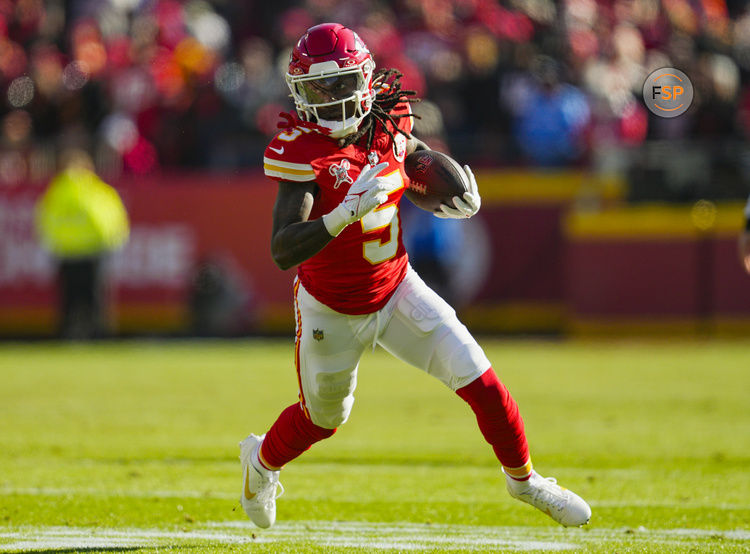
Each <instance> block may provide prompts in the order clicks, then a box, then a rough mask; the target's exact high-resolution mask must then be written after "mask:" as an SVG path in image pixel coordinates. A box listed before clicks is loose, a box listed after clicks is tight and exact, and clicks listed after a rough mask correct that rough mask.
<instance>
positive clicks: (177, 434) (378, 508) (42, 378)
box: [0, 340, 750, 553]
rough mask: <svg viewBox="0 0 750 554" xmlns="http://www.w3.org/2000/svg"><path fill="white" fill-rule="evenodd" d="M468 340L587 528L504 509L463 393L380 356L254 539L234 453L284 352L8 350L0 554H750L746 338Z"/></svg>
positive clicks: (274, 346)
mask: <svg viewBox="0 0 750 554" xmlns="http://www.w3.org/2000/svg"><path fill="white" fill-rule="evenodd" d="M483 345H484V346H485V349H486V351H487V354H488V356H489V357H490V359H491V360H492V361H493V365H494V367H495V368H496V370H497V372H498V374H499V375H500V377H501V379H502V380H503V381H504V382H505V383H506V385H507V386H508V387H509V388H510V390H511V392H512V393H513V395H514V397H515V398H516V400H517V401H518V403H519V405H520V407H521V411H522V414H523V416H524V420H525V422H526V429H527V434H528V436H529V442H530V446H531V451H532V456H533V460H534V462H535V466H536V467H537V469H538V470H539V471H540V472H541V473H542V474H543V475H554V476H555V477H557V478H558V479H559V481H560V482H561V483H562V484H563V485H564V486H567V487H569V488H571V489H573V490H575V491H576V492H578V493H579V494H581V495H582V496H583V497H584V498H586V499H587V500H589V501H590V503H591V505H592V509H593V518H592V522H591V524H590V525H589V526H588V527H587V528H584V529H563V528H561V527H559V526H557V525H556V524H555V523H554V522H552V521H551V520H549V519H548V518H547V517H546V516H544V515H543V514H541V513H540V512H537V511H536V510H534V509H532V508H531V507H529V506H527V505H525V504H522V503H519V502H518V501H515V500H513V499H511V498H510V497H509V496H508V495H507V493H506V492H505V490H504V483H503V479H502V475H501V474H500V473H499V470H498V465H497V462H496V460H495V459H494V457H493V455H492V452H491V449H490V448H489V446H488V445H487V444H485V443H484V442H483V439H482V438H481V435H480V434H479V431H478V430H477V428H476V424H475V422H474V419H473V416H472V415H471V413H470V411H469V410H468V408H467V407H466V406H465V405H464V404H463V402H462V401H461V400H460V399H459V398H458V397H456V396H455V395H453V394H451V393H450V392H449V391H448V390H446V389H445V388H444V387H443V386H442V385H440V384H439V383H437V382H436V381H434V380H432V379H431V378H429V377H427V376H425V375H423V374H422V373H421V372H419V371H417V370H414V369H412V368H410V367H408V366H406V365H404V364H403V363H401V362H399V361H397V360H394V359H393V358H391V357H390V356H389V355H388V354H386V353H385V352H383V351H380V350H378V351H376V352H374V353H367V354H366V355H365V357H364V358H363V362H362V364H361V366H360V373H359V385H358V389H357V393H356V397H357V400H356V403H355V407H354V411H353V413H352V416H351V418H350V421H349V422H348V423H347V424H346V425H344V426H342V427H341V428H340V429H339V431H338V433H337V434H336V435H335V436H334V437H333V438H332V439H329V440H327V441H325V442H324V443H322V444H319V445H316V446H314V447H313V449H312V450H311V451H310V452H308V453H306V454H305V455H304V456H303V457H301V458H300V459H299V460H297V461H295V462H293V463H291V464H290V465H289V466H288V467H287V468H286V469H285V470H284V472H283V473H282V482H283V484H284V486H285V487H286V493H285V494H284V496H283V497H282V498H281V499H280V500H279V502H278V522H279V523H278V524H277V526H276V527H275V528H274V529H272V530H268V531H263V530H258V529H255V528H254V527H252V525H251V524H249V523H248V522H247V520H246V518H245V516H244V513H243V512H242V509H241V508H240V507H239V502H238V500H237V498H238V495H239V493H240V486H241V477H240V468H239V463H238V460H237V455H238V449H237V443H238V441H239V440H240V439H242V438H243V437H244V436H246V435H247V434H248V433H249V432H256V433H260V432H264V431H265V430H266V429H267V428H268V426H269V425H270V424H271V423H272V422H273V421H274V419H275V417H276V415H277V414H278V413H279V412H280V410H282V409H283V408H284V407H286V406H287V405H289V404H290V403H292V402H294V400H295V398H296V387H297V384H296V375H295V372H294V369H293V365H292V363H293V346H292V344H291V343H290V342H289V341H261V340H251V341H236V342H210V341H209V342H188V341H185V342H148V341H140V342H124V343H99V344H90V345H84V344H82V345H75V344H74V345H68V344H46V343H31V344H4V345H2V346H0V552H1V551H17V550H35V551H46V550H56V549H58V550H63V551H67V552H74V551H75V552H77V551H84V550H85V551H88V552H99V551H102V552H104V551H113V550H117V551H119V550H125V549H127V550H131V551H146V552H148V551H151V552H155V551H165V550H174V551H182V550H189V551H190V552H197V553H201V552H221V551H226V552H230V551H247V550H248V548H250V549H251V550H252V551H268V552H356V551H361V552H366V551H372V550H378V549H384V550H409V549H412V550H431V551H454V552H455V551H464V550H478V551H498V550H503V551H507V550H510V551H512V550H525V551H528V550H532V551H534V550H564V549H571V550H573V551H577V552H615V551H617V552H717V551H724V552H733V551H736V552H741V551H748V550H750V501H748V497H749V495H750V475H749V474H748V471H747V468H748V462H750V442H749V441H748V429H750V410H749V409H748V392H750V386H749V385H750V374H748V371H749V368H750V349H748V348H747V344H744V343H739V342H738V343H731V342H685V343H676V344H664V343H659V344H654V343H636V342H626V343H574V342H572V343H556V342H536V341H529V342H523V341H520V342H519V341H503V342H500V341H483Z"/></svg>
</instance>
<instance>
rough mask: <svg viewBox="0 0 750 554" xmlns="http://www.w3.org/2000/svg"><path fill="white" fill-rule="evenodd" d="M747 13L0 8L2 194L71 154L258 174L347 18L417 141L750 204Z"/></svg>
mask: <svg viewBox="0 0 750 554" xmlns="http://www.w3.org/2000/svg"><path fill="white" fill-rule="evenodd" d="M748 4H749V3H748V2H747V1H737V0H735V1H731V0H727V1H725V0H663V1H661V2H658V1H655V0H565V1H561V2H553V1H551V0H507V1H503V2H498V1H496V0H454V1H446V0H391V1H382V0H381V1H365V0H345V1H339V0H299V1H290V0H277V1H274V2H265V1H247V2H233V1H231V0H212V1H205V0H185V1H177V0H0V90H1V91H2V95H3V101H2V108H1V111H0V134H1V136H0V185H2V184H5V185H7V184H15V183H23V182H36V181H46V180H48V179H49V178H50V177H51V176H52V175H53V174H54V172H55V160H56V156H57V154H58V153H59V152H60V151H61V149H63V147H70V146H76V147H80V148H83V149H86V150H88V151H90V152H91V153H92V154H93V156H94V159H95V161H96V166H97V169H98V171H99V172H100V173H101V174H103V175H104V176H105V177H109V178H111V177H117V176H118V175H120V174H146V173H152V172H156V171H160V170H170V169H175V168H191V169H192V168H205V169H211V170H222V169H230V168H231V169H234V168H248V167H257V166H258V165H259V163H260V159H261V157H262V151H263V148H264V147H265V145H266V143H267V140H268V137H269V136H270V135H271V134H273V133H274V132H275V131H276V122H277V121H278V119H279V118H278V113H279V112H280V111H285V110H289V109H290V108H291V107H292V104H291V102H290V101H289V99H288V98H287V92H288V91H287V89H286V85H285V83H284V80H283V70H284V69H285V68H286V63H287V60H288V54H289V50H290V48H291V46H292V45H293V43H294V41H296V39H297V38H298V37H299V36H300V35H301V34H302V33H303V32H304V31H305V29H306V28H308V27H310V26H312V25H314V24H316V23H319V22H323V21H338V22H341V23H344V24H345V25H347V26H350V27H352V28H354V29H355V30H357V31H358V32H359V34H360V35H361V36H362V38H363V39H364V41H365V42H366V43H367V44H368V45H369V47H370V49H371V50H372V52H373V54H374V56H375V59H376V62H377V63H378V65H379V66H388V67H396V68H398V69H400V70H401V71H402V72H403V73H404V74H405V77H404V85H405V88H407V89H414V90H417V91H418V94H419V96H420V97H422V98H425V99H429V100H428V101H425V102H423V103H421V104H420V105H418V108H417V111H418V113H419V114H420V115H421V116H422V119H421V120H420V121H419V122H418V124H417V132H418V133H419V134H420V135H421V136H423V137H425V138H427V139H428V142H430V141H432V144H433V146H435V145H442V146H443V147H444V148H447V149H449V150H450V151H452V152H453V153H454V155H456V156H457V157H458V158H460V159H462V160H463V161H466V162H468V163H472V164H475V165H479V166H481V165H485V166H511V165H512V166H518V165H521V166H544V167H550V166H578V167H581V166H582V167H591V168H593V169H595V170H599V171H620V172H625V173H630V174H631V177H632V180H634V181H637V180H638V179H639V178H640V179H641V180H643V179H645V180H646V181H648V177H649V175H650V176H651V177H653V178H654V179H656V178H657V177H658V179H659V180H660V182H664V180H665V179H666V182H668V183H672V184H673V185H674V184H675V183H676V185H675V186H676V187H677V189H680V186H682V189H680V190H681V192H675V193H674V194H673V195H672V197H673V198H674V199H679V198H681V197H692V196H706V195H709V196H710V195H713V196H715V197H721V196H735V197H741V196H743V195H745V194H746V191H747V190H748V189H747V183H748V182H750V149H749V148H748V146H747V143H748V138H749V137H750V6H749V5H748ZM665 66H672V67H677V68H679V69H681V70H682V71H684V72H685V73H686V74H687V75H688V76H689V77H690V79H691V80H692V83H693V85H694V86H695V89H696V94H695V100H694V105H693V106H692V107H691V109H690V110H689V111H688V112H687V114H685V115H684V116H681V117H677V118H674V119H660V118H657V117H655V116H653V115H651V114H650V113H649V112H648V111H647V110H646V108H645V107H644V105H643V102H642V100H641V89H642V86H643V82H644V79H645V77H646V76H647V75H648V73H650V72H651V71H652V70H654V69H656V68H660V67H665ZM717 176H718V180H717ZM670 179H671V181H670ZM707 183H708V184H707ZM717 183H719V184H718V185H717ZM709 184H710V186H711V187H714V188H713V191H712V192H711V191H706V190H701V187H703V189H705V188H706V187H708V186H709ZM670 186H671V185H670ZM717 186H718V189H717ZM673 188H674V187H673ZM677 189H675V190H677Z"/></svg>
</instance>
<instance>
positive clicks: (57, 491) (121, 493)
mask: <svg viewBox="0 0 750 554" xmlns="http://www.w3.org/2000/svg"><path fill="white" fill-rule="evenodd" d="M16 494H17V495H28V496H70V495H82V496H104V497H110V496H113V497H123V498H174V499H180V498H217V499H222V500H235V499H237V498H239V493H232V492H223V491H222V492H218V491H196V490H133V489H118V490H109V489H96V488H91V487H87V488H75V487H8V486H5V487H0V496H11V495H16ZM285 497H286V498H288V499H294V498H295V496H294V494H291V495H290V494H287V495H285ZM304 498H305V499H306V500H315V499H317V498H320V499H322V500H326V499H328V497H327V496H325V495H321V496H320V497H317V496H312V497H311V496H310V495H305V496H304ZM339 500H351V501H356V500H359V497H351V498H343V499H342V498H341V497H339ZM457 502H458V501H457ZM589 504H590V505H591V506H592V507H594V508H626V507H628V506H634V507H642V508H656V507H658V508H708V509H712V510H728V511H732V510H750V504H733V503H729V502H722V503H719V504H712V503H710V502H691V501H674V502H668V501H667V502H665V501H650V500H589Z"/></svg>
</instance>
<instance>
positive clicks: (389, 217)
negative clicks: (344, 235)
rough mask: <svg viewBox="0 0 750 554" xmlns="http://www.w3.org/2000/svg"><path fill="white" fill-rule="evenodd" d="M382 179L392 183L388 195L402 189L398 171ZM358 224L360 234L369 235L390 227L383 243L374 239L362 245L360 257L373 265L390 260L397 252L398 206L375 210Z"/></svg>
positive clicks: (402, 181) (391, 205) (401, 179)
mask: <svg viewBox="0 0 750 554" xmlns="http://www.w3.org/2000/svg"><path fill="white" fill-rule="evenodd" d="M384 177H385V178H386V179H388V180H389V181H391V182H392V183H393V189H392V190H391V192H390V193H389V194H392V193H393V192H396V191H397V190H399V189H401V188H403V186H404V180H403V178H402V177H401V172H399V171H398V170H396V171H394V172H393V173H389V174H388V175H384ZM360 223H361V225H362V233H370V232H372V231H377V230H379V229H384V228H386V227H390V233H389V234H390V237H389V238H388V240H386V241H385V242H383V239H375V240H368V241H365V242H364V243H362V256H364V258H365V260H367V261H368V262H370V263H371V264H373V265H375V264H379V263H381V262H384V261H386V260H390V259H391V258H392V257H393V256H395V255H396V252H397V251H398V232H399V222H398V206H396V205H394V204H390V205H388V206H381V207H379V208H375V209H374V210H373V211H371V212H370V213H368V214H367V215H365V216H364V217H363V218H362V219H360Z"/></svg>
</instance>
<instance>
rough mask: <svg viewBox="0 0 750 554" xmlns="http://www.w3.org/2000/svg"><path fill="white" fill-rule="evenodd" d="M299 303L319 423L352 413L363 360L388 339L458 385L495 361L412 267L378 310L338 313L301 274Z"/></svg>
mask: <svg viewBox="0 0 750 554" xmlns="http://www.w3.org/2000/svg"><path fill="white" fill-rule="evenodd" d="M294 306H295V312H296V313H295V317H296V343H295V348H296V358H297V359H296V363H297V372H298V377H299V385H300V392H301V394H300V399H301V401H302V404H303V407H304V408H305V410H306V412H307V413H308V415H309V416H310V419H311V420H312V422H313V423H315V424H316V425H318V426H320V427H324V428H326V429H333V428H335V427H338V426H339V425H341V424H342V423H344V422H345V421H346V420H347V419H348V417H349V414H350V412H351V409H352V405H353V404H354V389H355V387H356V385H357V367H358V366H359V359H360V358H361V356H362V353H363V352H364V351H365V349H366V348H367V347H368V346H369V347H372V348H374V347H375V345H376V344H379V345H381V346H382V347H383V348H384V349H386V350H387V351H388V352H390V353H391V354H393V355H394V356H396V357H397V358H399V359H400V360H403V361H405V362H407V363H409V364H411V365H413V366H415V367H417V368H419V369H421V370H423V371H426V372H427V373H429V374H430V375H432V376H433V377H436V378H437V379H439V380H440V381H442V382H443V383H445V384H446V385H447V386H448V387H450V388H451V389H452V390H454V391H455V390H457V389H459V388H461V387H464V386H466V385H468V384H469V383H471V382H472V381H474V380H475V379H476V378H478V377H479V376H481V375H482V373H484V372H485V371H486V370H487V369H488V368H489V367H490V362H489V360H488V359H487V357H486V356H485V355H484V352H483V351H482V348H481V347H480V346H479V344H477V341H476V340H474V338H473V337H472V336H471V334H470V333H469V331H468V330H467V329H466V327H465V326H464V325H463V324H462V323H461V322H460V321H459V320H458V318H457V317H456V312H455V310H454V309H453V308H451V307H450V306H449V305H448V303H447V302H445V300H443V299H442V298H440V296H438V295H437V293H435V292H434V291H433V290H432V289H430V288H429V287H428V286H427V285H426V284H425V283H424V281H422V279H421V278H420V277H419V275H417V273H416V272H415V271H414V270H413V269H412V268H411V267H409V268H408V271H407V273H406V277H405V278H404V280H403V281H402V282H401V284H400V285H399V286H398V288H397V289H396V291H395V292H394V293H393V296H392V297H391V298H390V300H389V301H388V303H387V304H386V305H385V306H384V307H383V308H382V309H381V310H379V311H377V312H375V313H372V314H366V315H346V314H342V313H339V312H336V311H334V310H332V309H331V308H329V307H328V306H325V305H324V304H322V303H321V302H319V301H318V300H316V299H315V298H314V297H313V296H312V295H311V294H310V293H308V292H307V291H306V290H305V288H304V287H303V286H302V284H301V283H300V282H299V280H297V279H295V283H294Z"/></svg>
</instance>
